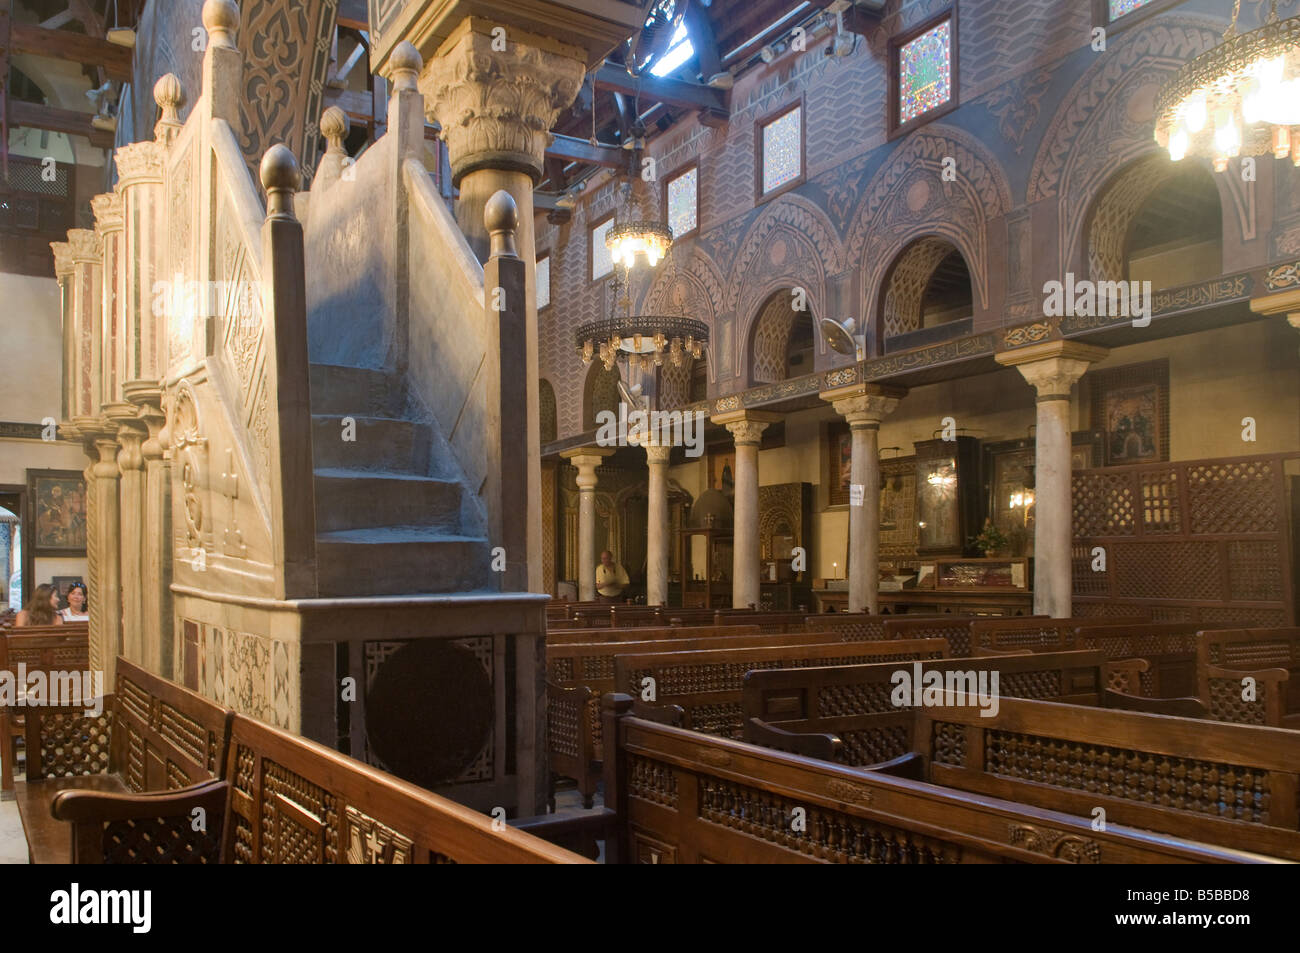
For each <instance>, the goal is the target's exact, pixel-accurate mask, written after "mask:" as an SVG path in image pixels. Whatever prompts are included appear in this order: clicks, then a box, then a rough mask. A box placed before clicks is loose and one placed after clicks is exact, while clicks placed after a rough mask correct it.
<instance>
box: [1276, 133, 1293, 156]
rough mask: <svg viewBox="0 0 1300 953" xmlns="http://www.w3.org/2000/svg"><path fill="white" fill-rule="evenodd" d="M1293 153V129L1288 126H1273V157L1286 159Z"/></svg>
mask: <svg viewBox="0 0 1300 953" xmlns="http://www.w3.org/2000/svg"><path fill="white" fill-rule="evenodd" d="M1290 154H1291V130H1290V128H1289V127H1287V126H1274V127H1273V158H1275V159H1285V158H1286V157H1287V156H1288V155H1290Z"/></svg>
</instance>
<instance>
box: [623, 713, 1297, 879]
mask: <svg viewBox="0 0 1300 953" xmlns="http://www.w3.org/2000/svg"><path fill="white" fill-rule="evenodd" d="M603 704H604V706H605V708H604V713H603V714H604V718H605V735H606V737H607V738H609V739H610V742H609V746H610V757H609V758H608V759H607V760H606V769H605V793H606V804H607V805H609V806H610V807H611V808H612V810H613V812H614V814H615V816H616V817H617V824H616V827H615V832H616V833H615V835H614V836H612V837H611V838H610V839H609V840H607V841H606V860H607V862H625V863H657V864H682V863H755V864H756V863H904V864H924V863H1005V862H1020V863H1090V864H1095V863H1109V864H1135V863H1268V862H1271V860H1272V858H1270V857H1268V856H1265V855H1261V854H1253V853H1247V852H1244V851H1240V850H1234V849H1231V848H1225V847H1216V846H1211V845H1207V844H1203V843H1196V842H1194V841H1190V840H1185V839H1181V838H1178V837H1171V836H1166V835H1153V834H1150V833H1147V832H1145V831H1142V830H1137V829H1133V828H1129V827H1125V826H1122V825H1121V824H1120V823H1118V822H1115V823H1108V824H1107V826H1106V829H1105V830H1104V831H1094V830H1092V825H1091V818H1090V816H1088V815H1087V814H1086V813H1080V814H1074V815H1070V814H1065V813H1061V812H1059V811H1055V810H1052V809H1050V808H1044V807H1034V806H1030V805H1026V804H1023V803H1016V802H1014V801H1010V800H1005V799H999V798H996V797H991V796H988V795H983V794H970V793H965V792H960V791H955V790H952V789H950V788H944V787H941V786H938V785H935V784H929V783H926V782H924V781H916V780H911V779H908V778H900V777H894V776H890V775H886V774H882V773H874V774H873V773H869V772H864V771H860V770H857V769H854V768H851V767H846V766H843V765H837V764H833V763H829V762H822V761H815V760H812V759H810V758H806V757H800V756H798V755H792V754H787V753H785V752H781V751H775V750H772V749H767V748H760V747H757V746H755V745H750V744H746V743H744V742H740V741H734V740H730V739H725V738H719V737H710V736H704V735H700V734H698V733H695V732H691V731H686V730H683V729H680V728H675V727H671V726H668V725H663V724H658V723H656V722H653V721H649V720H646V719H642V718H636V717H634V716H633V715H632V714H631V711H632V704H633V702H632V698H631V696H629V695H626V694H617V693H613V694H610V695H607V696H605V699H604V700H603ZM798 811H801V812H802V818H801V820H802V829H796V825H795V824H794V823H793V819H794V818H795V817H796V813H797V812H798Z"/></svg>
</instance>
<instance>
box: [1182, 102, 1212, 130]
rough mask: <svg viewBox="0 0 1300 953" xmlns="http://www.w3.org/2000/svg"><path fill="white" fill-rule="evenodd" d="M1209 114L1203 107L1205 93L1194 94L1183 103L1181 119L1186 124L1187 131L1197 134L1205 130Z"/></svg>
mask: <svg viewBox="0 0 1300 953" xmlns="http://www.w3.org/2000/svg"><path fill="white" fill-rule="evenodd" d="M1208 118H1209V112H1208V110H1207V109H1206V106H1205V93H1204V92H1196V93H1193V94H1192V95H1191V96H1189V97H1187V99H1185V100H1184V101H1183V119H1184V120H1186V122H1187V131H1188V132H1190V133H1193V134H1195V133H1198V132H1200V131H1201V130H1202V129H1204V128H1205V121H1206V119H1208Z"/></svg>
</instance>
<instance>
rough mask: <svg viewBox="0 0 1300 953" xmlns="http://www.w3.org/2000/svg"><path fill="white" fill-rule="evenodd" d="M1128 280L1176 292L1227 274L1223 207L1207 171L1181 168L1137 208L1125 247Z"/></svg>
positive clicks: (1191, 166)
mask: <svg viewBox="0 0 1300 953" xmlns="http://www.w3.org/2000/svg"><path fill="white" fill-rule="evenodd" d="M1124 251H1125V260H1126V264H1127V269H1128V273H1127V274H1126V276H1125V277H1127V278H1128V279H1129V280H1130V281H1150V282H1151V286H1152V287H1153V288H1175V287H1177V286H1179V285H1187V284H1191V283H1192V282H1195V281H1199V280H1200V279H1201V278H1202V277H1203V276H1204V275H1217V274H1219V273H1220V272H1221V271H1222V270H1223V207H1222V205H1221V203H1220V201H1219V189H1218V187H1217V186H1216V185H1215V184H1214V177H1213V175H1212V174H1211V173H1210V171H1209V170H1208V169H1206V168H1205V167H1203V166H1197V165H1183V166H1181V167H1180V168H1178V170H1177V171H1175V172H1174V173H1173V174H1172V175H1170V176H1169V177H1168V178H1167V179H1165V181H1164V182H1163V183H1161V184H1160V185H1159V186H1158V187H1157V188H1156V190H1155V191H1154V192H1152V193H1151V195H1150V196H1149V197H1148V198H1147V200H1146V202H1145V203H1143V205H1142V207H1141V208H1140V209H1138V211H1137V214H1136V215H1134V216H1133V221H1132V223H1131V224H1130V225H1129V227H1128V234H1127V235H1126V239H1125V243H1124Z"/></svg>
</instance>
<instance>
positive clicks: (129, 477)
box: [106, 404, 148, 665]
mask: <svg viewBox="0 0 1300 953" xmlns="http://www.w3.org/2000/svg"><path fill="white" fill-rule="evenodd" d="M106 412H107V413H108V416H109V419H110V420H112V421H113V422H114V423H115V424H116V425H117V446H118V451H117V469H118V473H119V477H118V484H117V486H118V504H117V505H118V534H117V544H118V580H119V585H120V586H121V592H122V620H121V625H122V635H121V643H120V644H121V649H120V651H121V653H122V655H124V656H125V657H126V658H128V659H130V660H131V661H132V662H134V663H136V664H137V665H141V664H143V663H144V616H143V606H144V586H145V575H144V533H145V526H144V518H145V515H144V507H145V499H144V455H143V454H142V453H141V451H140V448H141V446H142V445H143V444H144V440H145V437H146V436H147V435H148V434H147V430H146V429H145V427H144V425H143V424H142V423H141V422H140V421H139V420H138V419H137V418H136V416H135V408H134V407H132V406H130V405H129V404H113V405H111V406H110V407H108V408H106Z"/></svg>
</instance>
